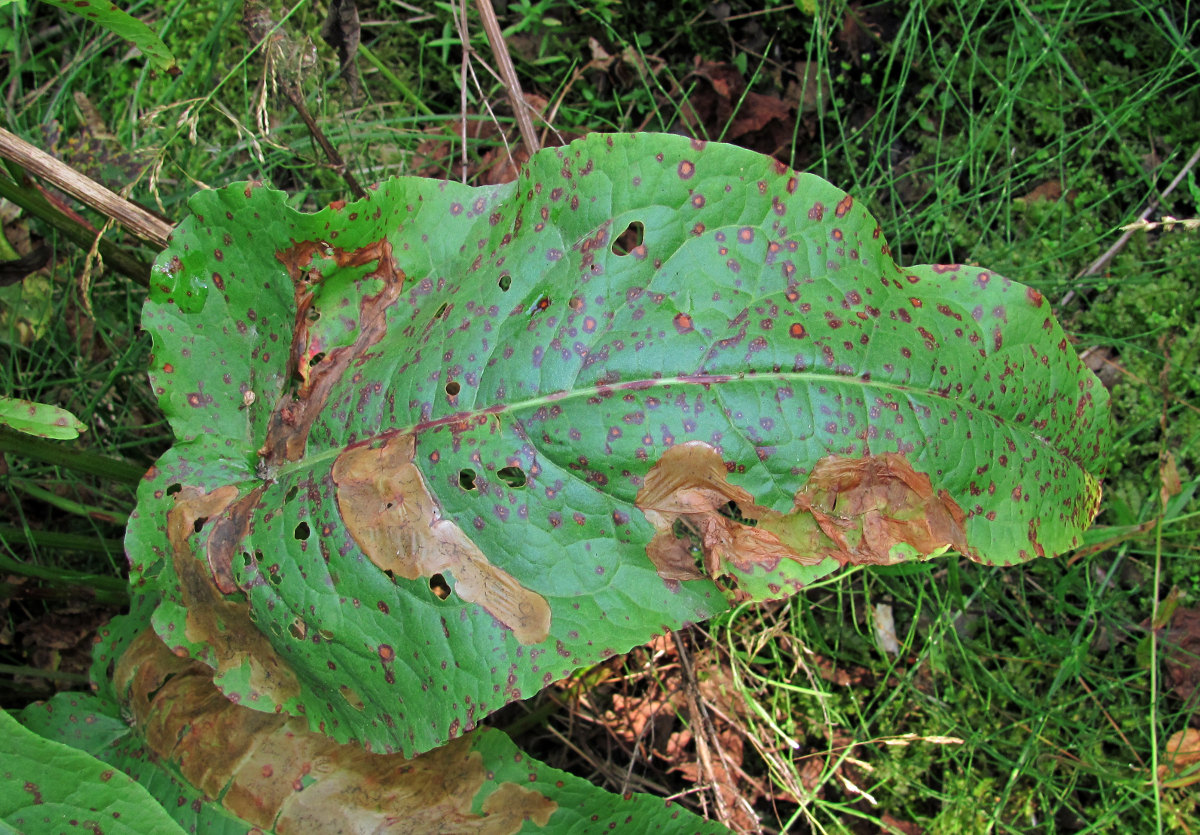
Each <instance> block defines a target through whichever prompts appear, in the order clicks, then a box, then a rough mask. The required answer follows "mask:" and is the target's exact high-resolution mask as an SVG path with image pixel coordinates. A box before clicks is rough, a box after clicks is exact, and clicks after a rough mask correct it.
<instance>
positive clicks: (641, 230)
mask: <svg viewBox="0 0 1200 835" xmlns="http://www.w3.org/2000/svg"><path fill="white" fill-rule="evenodd" d="M645 234H646V227H645V226H644V225H643V224H642V222H641V221H640V220H635V221H634V222H633V223H631V224H629V225H628V226H626V227H625V231H624V232H622V233H621V234H620V235H617V237H616V239H615V240H614V241H613V245H612V253H613V255H628V254H629V253H630V252H632V251H633V249H634V247H638V246H641V245H642V237H643V236H644V235H645Z"/></svg>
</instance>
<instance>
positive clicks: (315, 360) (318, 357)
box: [308, 351, 325, 368]
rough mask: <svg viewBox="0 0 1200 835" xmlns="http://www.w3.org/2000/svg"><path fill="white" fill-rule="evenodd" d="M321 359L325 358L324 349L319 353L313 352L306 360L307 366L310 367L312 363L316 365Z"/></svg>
mask: <svg viewBox="0 0 1200 835" xmlns="http://www.w3.org/2000/svg"><path fill="white" fill-rule="evenodd" d="M323 359H325V352H324V351H321V352H320V353H319V354H313V357H312V359H310V360H309V361H308V367H309V368H312V367H313V366H314V365H316V364H317V363H319V362H320V361H321V360H323Z"/></svg>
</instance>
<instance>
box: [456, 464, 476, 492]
mask: <svg viewBox="0 0 1200 835" xmlns="http://www.w3.org/2000/svg"><path fill="white" fill-rule="evenodd" d="M458 486H459V487H461V488H462V489H464V490H474V489H475V471H474V470H472V469H470V468H469V467H468V468H465V469H462V470H459V471H458Z"/></svg>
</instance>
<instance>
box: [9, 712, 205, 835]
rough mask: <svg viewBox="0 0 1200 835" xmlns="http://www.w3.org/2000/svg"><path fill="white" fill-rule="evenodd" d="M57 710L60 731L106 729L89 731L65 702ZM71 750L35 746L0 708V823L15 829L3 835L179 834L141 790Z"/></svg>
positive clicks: (51, 744)
mask: <svg viewBox="0 0 1200 835" xmlns="http://www.w3.org/2000/svg"><path fill="white" fill-rule="evenodd" d="M58 703H59V705H58V706H59V707H60V708H63V711H62V712H63V714H64V716H63V721H64V724H65V725H67V726H68V727H64V732H67V733H73V734H76V735H87V736H89V737H94V736H95V735H97V734H98V733H100V734H103V733H105V732H107V731H111V730H112V729H111V728H110V727H108V726H107V725H106V724H104V723H100V727H96V725H97V723H96V722H94V721H90V720H92V719H94V717H93V716H91V715H89V714H88V713H87V712H86V711H80V712H72V711H71V709H70V706H69V702H68V700H67V699H59V700H58ZM71 725H74V727H70V726H71ZM79 747H82V746H70V745H66V744H64V743H63V742H58V741H52V740H49V739H43V738H42V737H40V736H38V735H37V734H35V733H34V732H33V731H30V730H27V729H26V728H24V727H22V726H21V725H20V724H19V723H18V722H17V720H16V719H14V718H13V717H12V716H10V715H9V714H8V712H7V711H5V710H2V709H0V821H3V823H6V824H9V825H11V826H14V827H16V829H14V830H8V831H16V832H23V833H27V835H41V833H47V835H48V834H49V833H60V832H71V831H79V832H92V833H107V835H120V834H121V833H128V835H140V833H145V832H161V833H164V835H168V834H169V833H178V834H179V835H182V833H183V830H182V829H180V828H179V827H178V826H176V825H175V824H174V823H173V822H172V820H171V818H170V817H169V816H168V815H167V813H166V812H164V811H163V809H162V808H161V807H160V806H159V805H158V804H157V803H155V802H154V801H153V800H151V798H150V795H149V794H148V793H147V792H146V790H145V788H143V787H142V786H140V785H138V783H136V782H134V781H133V780H132V779H130V778H129V777H128V776H126V775H125V774H122V773H121V772H120V771H116V770H114V769H113V768H112V767H111V766H109V765H106V764H105V763H103V762H101V761H100V760H97V759H96V758H94V757H92V756H89V755H88V754H87V753H85V751H81V750H78V748H79Z"/></svg>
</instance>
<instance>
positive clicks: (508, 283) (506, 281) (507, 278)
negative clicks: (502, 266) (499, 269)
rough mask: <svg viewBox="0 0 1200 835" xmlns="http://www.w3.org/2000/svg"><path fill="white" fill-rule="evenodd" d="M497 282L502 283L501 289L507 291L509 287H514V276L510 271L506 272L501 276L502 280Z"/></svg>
mask: <svg viewBox="0 0 1200 835" xmlns="http://www.w3.org/2000/svg"><path fill="white" fill-rule="evenodd" d="M496 283H497V284H499V285H500V289H501V290H503V291H504V292H506V293H507V292H508V288H509V287H512V276H511V275H509V274H508V273H505V274H504V275H502V276H500V280H499V281H497V282H496Z"/></svg>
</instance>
